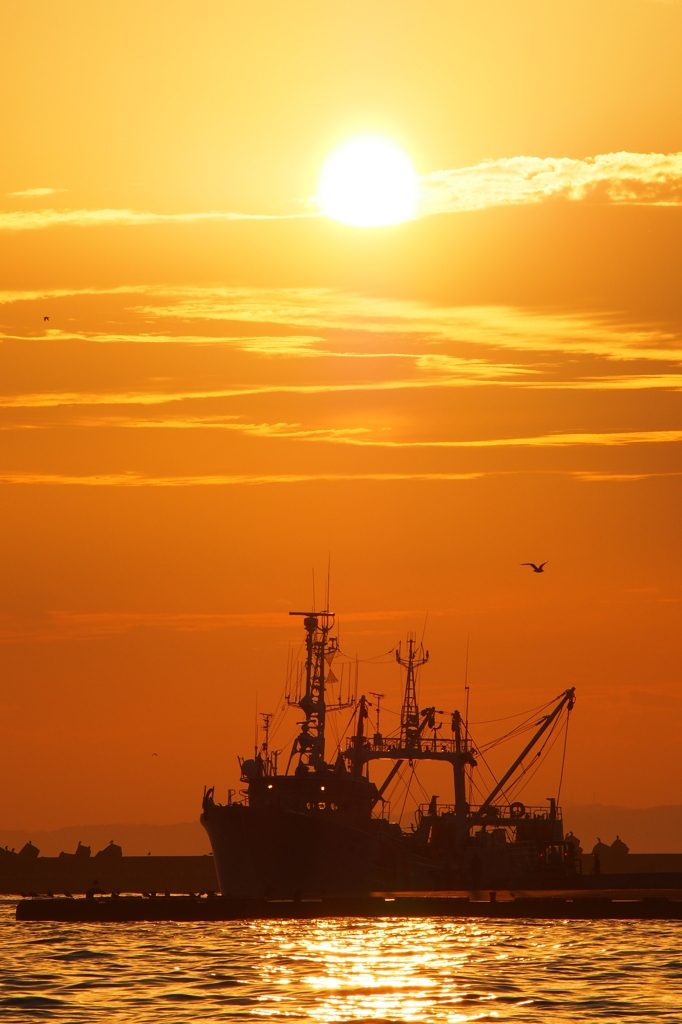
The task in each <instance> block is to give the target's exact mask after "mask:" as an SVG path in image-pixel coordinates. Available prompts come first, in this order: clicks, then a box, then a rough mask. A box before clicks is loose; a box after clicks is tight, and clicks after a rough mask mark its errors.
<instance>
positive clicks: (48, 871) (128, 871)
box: [0, 855, 218, 896]
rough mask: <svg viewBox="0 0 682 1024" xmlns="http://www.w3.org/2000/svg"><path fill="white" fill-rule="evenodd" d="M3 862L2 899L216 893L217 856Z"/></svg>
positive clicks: (15, 859)
mask: <svg viewBox="0 0 682 1024" xmlns="http://www.w3.org/2000/svg"><path fill="white" fill-rule="evenodd" d="M8 860H9V862H7V861H6V860H5V858H3V863H0V895H3V896H19V895H21V894H22V893H40V894H44V893H49V892H52V893H55V894H56V893H65V892H68V893H71V894H72V895H74V896H75V895H82V894H83V893H86V892H87V891H88V889H91V888H93V887H95V888H99V889H101V890H102V891H103V892H107V893H109V892H129V893H145V892H170V893H194V892H215V891H216V890H217V889H218V879H217V877H216V873H215V867H214V864H213V857H212V856H209V855H205V856H203V857H116V858H102V859H100V858H98V857H36V858H34V859H31V860H24V859H23V858H20V857H13V858H11V860H10V859H8Z"/></svg>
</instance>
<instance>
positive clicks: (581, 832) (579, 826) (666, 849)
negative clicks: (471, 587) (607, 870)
mask: <svg viewBox="0 0 682 1024" xmlns="http://www.w3.org/2000/svg"><path fill="white" fill-rule="evenodd" d="M564 828H565V829H566V831H568V830H569V829H570V830H571V831H573V833H574V834H575V835H576V836H577V837H578V838H579V839H580V843H581V845H582V848H583V850H584V851H585V852H586V853H589V852H590V850H591V849H592V847H593V846H594V845H595V843H596V842H597V839H598V838H599V839H601V841H602V842H603V843H607V844H608V845H609V846H610V845H611V843H612V842H613V840H614V839H615V838H616V836H617V835H618V836H620V838H621V839H622V840H623V842H624V843H626V844H627V845H628V846H629V847H630V852H631V853H682V806H681V805H679V804H673V805H671V806H668V807H665V806H662V807H613V806H608V805H602V804H576V805H575V806H571V805H570V804H569V805H566V804H564Z"/></svg>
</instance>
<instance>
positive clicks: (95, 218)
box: [0, 209, 320, 231]
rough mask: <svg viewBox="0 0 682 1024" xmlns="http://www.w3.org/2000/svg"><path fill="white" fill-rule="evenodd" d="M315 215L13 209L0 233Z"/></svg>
mask: <svg viewBox="0 0 682 1024" xmlns="http://www.w3.org/2000/svg"><path fill="white" fill-rule="evenodd" d="M319 216H320V214H318V213H284V214H275V213H233V212H228V211H221V210H213V211H205V212H198V213H152V212H151V211H148V210H116V209H104V210H12V211H9V212H5V213H0V231H36V230H38V229H39V228H54V227H78V228H87V227H102V226H105V225H109V226H116V225H120V226H123V227H135V226H138V225H145V224H192V223H195V222H199V221H235V220H300V219H301V218H310V217H319Z"/></svg>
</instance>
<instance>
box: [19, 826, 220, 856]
mask: <svg viewBox="0 0 682 1024" xmlns="http://www.w3.org/2000/svg"><path fill="white" fill-rule="evenodd" d="M29 839H30V840H31V842H32V843H33V845H34V846H37V847H38V849H39V850H40V852H41V854H42V855H43V856H44V857H56V856H58V854H60V853H61V851H62V850H65V851H66V852H67V853H73V852H74V850H75V849H76V847H77V846H78V843H79V842H82V843H83V844H84V845H85V846H89V847H91V850H92V854H93V856H94V855H95V854H96V853H97V851H98V850H101V849H102V848H103V847H105V846H107V845H108V844H109V841H110V840H111V839H113V840H114V842H116V843H118V845H119V846H121V847H122V848H123V854H124V856H127V857H144V856H146V855H147V854H148V853H151V854H152V855H153V856H157V857H160V856H176V857H178V856H190V855H192V854H194V855H200V854H203V853H210V852H211V844H210V843H209V841H208V836H207V835H206V833H205V831H204V830H203V828H202V827H201V825H200V824H199V822H198V821H183V822H180V823H179V824H177V825H124V824H118V825H69V826H68V827H67V828H58V829H54V830H53V831H50V832H46V831H39V830H38V829H32V830H30V831H25V830H23V829H22V830H12V831H10V830H8V829H0V846H8V847H9V848H10V850H11V849H12V847H14V849H15V850H20V849H21V847H22V846H23V845H24V843H27V842H28V841H29Z"/></svg>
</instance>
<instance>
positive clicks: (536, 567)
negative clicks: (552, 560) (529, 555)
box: [521, 558, 549, 572]
mask: <svg viewBox="0 0 682 1024" xmlns="http://www.w3.org/2000/svg"><path fill="white" fill-rule="evenodd" d="M547 562H549V558H548V559H547V561H545V562H540V564H539V565H536V564H535V562H521V565H529V566H530V567H531V569H532V570H533V572H544V571H545V570H544V566H545V565H547Z"/></svg>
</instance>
